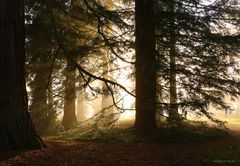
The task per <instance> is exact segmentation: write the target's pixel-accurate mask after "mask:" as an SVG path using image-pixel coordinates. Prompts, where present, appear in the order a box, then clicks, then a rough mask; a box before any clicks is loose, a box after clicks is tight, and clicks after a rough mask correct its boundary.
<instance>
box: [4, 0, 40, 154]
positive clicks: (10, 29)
mask: <svg viewBox="0 0 240 166" xmlns="http://www.w3.org/2000/svg"><path fill="white" fill-rule="evenodd" d="M0 27H1V30H0V39H1V42H0V74H1V78H2V79H1V81H0V149H1V150H3V149H24V148H41V147H43V146H44V144H43V141H42V140H41V138H40V137H39V136H38V134H37V132H36V130H35V128H34V126H33V124H32V121H31V117H30V115H29V113H28V105H27V102H28V100H27V93H26V85H25V74H24V65H25V46H24V43H25V36H24V1H22V0H20V1H16V0H15V1H14V0H12V1H8V0H2V1H1V6H0Z"/></svg>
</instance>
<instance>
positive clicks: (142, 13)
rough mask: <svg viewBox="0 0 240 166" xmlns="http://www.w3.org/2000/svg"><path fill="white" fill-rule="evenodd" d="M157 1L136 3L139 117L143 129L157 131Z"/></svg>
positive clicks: (141, 130)
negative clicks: (155, 6)
mask: <svg viewBox="0 0 240 166" xmlns="http://www.w3.org/2000/svg"><path fill="white" fill-rule="evenodd" d="M153 16H154V0H146V1H136V2H135V23H136V30H135V32H136V49H135V51H136V96H137V98H136V120H135V127H136V129H137V130H138V131H140V132H149V131H153V130H154V129H155V128H156V127H157V125H156V120H155V116H156V104H155V103H156V68H155V64H156V56H155V27H154V21H153Z"/></svg>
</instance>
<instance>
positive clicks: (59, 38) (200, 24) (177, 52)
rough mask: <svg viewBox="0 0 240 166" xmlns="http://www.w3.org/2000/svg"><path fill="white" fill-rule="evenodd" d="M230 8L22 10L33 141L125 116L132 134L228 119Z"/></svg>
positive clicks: (232, 79) (233, 30)
mask: <svg viewBox="0 0 240 166" xmlns="http://www.w3.org/2000/svg"><path fill="white" fill-rule="evenodd" d="M145 3H146V4H145ZM232 4H233V3H232V2H225V1H224V2H221V1H216V2H212V3H210V4H207V3H205V2H204V1H203V2H202V1H196V2H189V1H174V0H172V1H147V2H136V3H135V4H134V3H132V2H131V1H129V2H127V1H126V2H115V1H110V0H109V1H69V2H68V1H66V2H61V1H51V2H41V1H39V2H36V1H34V2H31V1H29V2H28V4H27V6H26V14H27V15H26V16H27V17H26V18H27V19H26V21H25V22H26V32H27V35H26V40H27V47H26V49H27V83H28V87H29V98H30V103H29V105H30V107H29V111H30V113H31V115H32V119H33V121H34V123H35V125H36V127H37V129H38V131H39V132H40V133H42V134H44V133H48V132H53V131H54V130H62V129H69V128H71V127H73V126H74V125H76V124H77V123H78V122H84V121H87V119H91V120H92V121H94V122H95V123H96V124H97V128H104V126H105V127H110V126H112V125H114V124H115V123H116V122H117V121H118V119H119V117H123V119H124V114H125V113H126V114H128V116H129V117H131V118H130V119H132V120H133V118H134V115H135V124H134V126H135V127H136V128H137V129H138V130H139V131H149V130H154V129H155V128H156V127H157V124H159V125H160V124H161V123H168V124H169V125H173V126H179V125H181V123H182V121H185V120H187V117H188V115H189V117H192V116H194V115H197V116H206V117H207V118H208V119H210V120H211V121H214V122H216V123H219V124H221V123H222V122H221V121H220V120H218V119H217V118H215V117H214V116H213V115H212V114H211V112H210V111H209V107H214V108H215V109H217V110H218V111H222V112H225V111H226V112H229V111H231V106H230V105H229V103H227V102H226V100H225V99H224V96H231V99H232V100H236V101H237V100H238V95H239V79H238V73H239V58H238V56H239V26H238V25H239V15H238V14H239V8H238V7H237V6H236V5H232ZM135 98H136V99H135ZM135 100H136V101H135ZM134 104H135V106H134ZM120 119H121V118H120ZM61 126H62V127H61Z"/></svg>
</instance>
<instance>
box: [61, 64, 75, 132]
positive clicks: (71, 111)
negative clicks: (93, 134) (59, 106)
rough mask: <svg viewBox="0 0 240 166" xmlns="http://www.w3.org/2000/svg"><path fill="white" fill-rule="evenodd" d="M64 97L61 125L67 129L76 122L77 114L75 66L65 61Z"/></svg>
mask: <svg viewBox="0 0 240 166" xmlns="http://www.w3.org/2000/svg"><path fill="white" fill-rule="evenodd" d="M65 74H66V80H65V97H64V114H63V120H62V125H63V126H64V127H65V128H66V129H68V128H70V127H72V126H73V125H75V124H76V123H77V116H76V112H75V98H76V87H75V82H76V79H75V67H74V66H73V65H72V63H71V62H69V61H67V67H66V70H65Z"/></svg>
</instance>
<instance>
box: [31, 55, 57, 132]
mask: <svg viewBox="0 0 240 166" xmlns="http://www.w3.org/2000/svg"><path fill="white" fill-rule="evenodd" d="M37 63H38V64H34V65H36V75H35V78H34V81H33V85H32V103H31V105H30V107H29V111H30V113H31V116H32V120H33V122H34V125H35V126H36V129H37V131H38V132H39V133H40V134H44V133H45V132H47V131H48V129H49V127H50V123H51V122H52V118H53V116H52V114H53V113H54V112H51V111H53V110H52V108H51V107H52V105H53V101H52V96H51V92H49V91H48V87H47V86H48V82H49V78H48V77H49V71H50V68H51V62H50V61H49V59H48V58H47V56H46V55H41V56H40V57H39V61H38V62H37Z"/></svg>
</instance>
